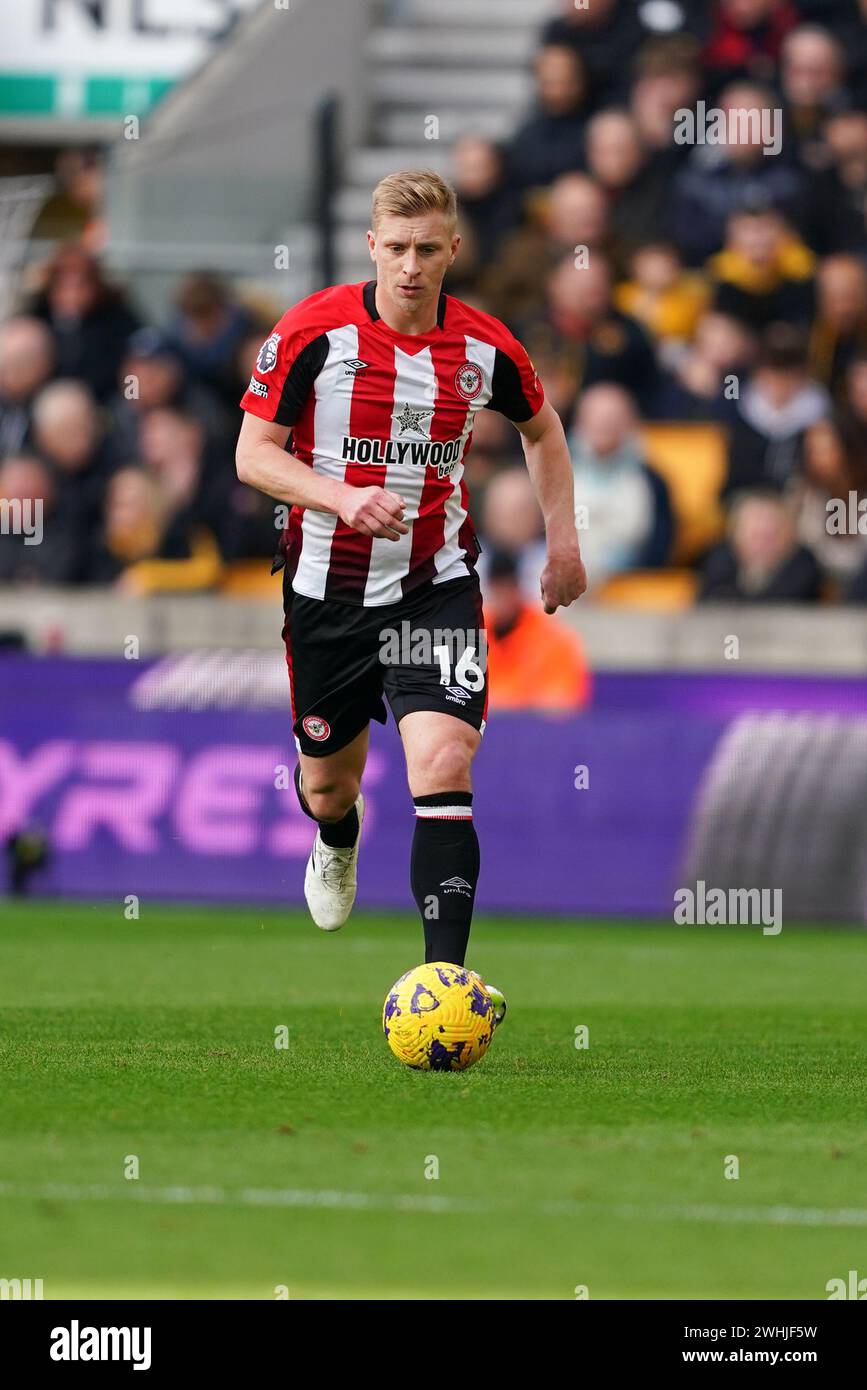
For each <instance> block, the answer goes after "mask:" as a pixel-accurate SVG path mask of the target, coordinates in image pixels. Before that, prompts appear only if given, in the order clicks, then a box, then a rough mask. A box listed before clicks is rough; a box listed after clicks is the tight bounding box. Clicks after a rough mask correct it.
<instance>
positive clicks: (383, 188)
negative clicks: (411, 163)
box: [373, 169, 458, 228]
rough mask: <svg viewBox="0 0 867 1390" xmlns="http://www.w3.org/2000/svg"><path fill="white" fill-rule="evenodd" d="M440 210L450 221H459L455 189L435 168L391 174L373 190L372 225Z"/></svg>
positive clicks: (453, 222) (452, 222)
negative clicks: (383, 219)
mask: <svg viewBox="0 0 867 1390" xmlns="http://www.w3.org/2000/svg"><path fill="white" fill-rule="evenodd" d="M430 212H441V213H443V215H444V216H445V219H446V221H447V222H450V223H451V224H452V225H454V224H455V223H456V222H457V220H458V200H457V195H456V194H455V190H454V189H453V188H452V186H451V184H450V183H448V182H447V180H446V179H444V178H443V177H442V176H441V175H440V174H438V173H436V171H435V170H433V169H408V170H403V171H402V172H400V173H398V174H389V175H388V176H387V177H386V178H384V179H382V181H381V182H380V183H378V184H377V186H376V188H375V189H374V190H373V226H374V228H376V226H377V225H378V223H379V221H380V219H381V218H383V217H418V216H419V215H420V214H424V213H430Z"/></svg>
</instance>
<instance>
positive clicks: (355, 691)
mask: <svg viewBox="0 0 867 1390" xmlns="http://www.w3.org/2000/svg"><path fill="white" fill-rule="evenodd" d="M283 609H284V614H285V622H284V626H283V641H284V643H285V645H286V664H287V666H288V668H289V682H290V687H291V697H292V718H293V721H294V722H293V726H292V727H293V730H294V733H295V741H296V743H297V745H298V748H299V751H300V752H302V753H306V754H308V755H309V756H311V757H314V758H317V757H319V758H324V757H327V756H328V754H329V753H336V752H338V751H339V749H341V748H345V747H346V745H347V744H348V743H351V742H352V740H353V739H354V738H356V737H357V735H358V734H360V733H361V731H362V729H365V728H366V727H367V725H368V723H369V722H370V720H371V719H375V720H377V721H378V722H379V723H380V724H384V723H385V722H386V719H387V714H386V709H385V701H388V705H389V707H390V709H391V712H392V715H393V716H394V720H395V723H396V724H400V721H401V719H402V718H403V717H404V715H405V714H409V713H411V712H412V711H414V710H437V711H439V712H441V713H442V714H451V715H454V716H455V718H456V719H462V720H463V721H464V722H465V723H467V724H471V725H472V726H473V728H474V729H478V730H479V731H480V732H483V731H484V727H485V717H486V714H487V704H488V669H487V668H488V663H487V646H486V643H485V635H484V624H483V619H482V601H481V593H480V591H479V581H478V579H477V577H476V575H475V574H473V575H470V576H468V577H466V578H463V579H451V580H448V581H447V582H446V583H444V584H425V585H424V586H422V587H420V588H419V589H418V590H416V591H415V593H412V594H410V595H408V597H406V598H404V599H401V600H400V601H399V602H398V603H393V604H387V605H385V606H382V607H378V608H372V607H371V608H363V607H361V606H360V605H359V604H354V603H335V602H333V601H332V600H331V599H315V598H306V597H305V596H304V595H303V594H296V593H295V592H294V591H293V589H292V587H291V581H290V578H289V575H288V574H286V573H284V579H283Z"/></svg>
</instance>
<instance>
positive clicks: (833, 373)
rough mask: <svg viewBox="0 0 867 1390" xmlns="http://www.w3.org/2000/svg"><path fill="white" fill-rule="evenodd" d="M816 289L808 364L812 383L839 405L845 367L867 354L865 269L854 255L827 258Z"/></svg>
mask: <svg viewBox="0 0 867 1390" xmlns="http://www.w3.org/2000/svg"><path fill="white" fill-rule="evenodd" d="M818 290H819V295H818V310H817V313H816V317H815V320H814V322H813V330H812V334H811V338H810V362H811V366H812V369H813V374H814V376H815V377H816V380H817V381H821V382H822V383H823V385H825V386H827V388H828V390H829V391H830V392H831V393H832V395H834V396H835V397H836V398H837V399H838V400H840V401H841V402H843V401H844V400H845V389H846V381H845V377H846V371H847V368H848V366H849V364H850V362H851V361H852V360H853V359H854V358H855V357H856V356H857V355H858V354H859V353H862V352H867V266H865V265H864V263H863V261H860V260H859V259H858V258H857V257H855V256H829V257H828V259H827V260H824V261H822V263H821V265H820V266H819V277H818Z"/></svg>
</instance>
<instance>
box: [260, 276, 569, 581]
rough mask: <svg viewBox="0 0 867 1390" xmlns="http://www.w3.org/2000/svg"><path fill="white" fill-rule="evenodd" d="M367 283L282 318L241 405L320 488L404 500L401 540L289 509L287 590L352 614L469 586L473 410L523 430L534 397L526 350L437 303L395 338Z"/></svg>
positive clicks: (488, 321) (454, 304)
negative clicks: (426, 318) (278, 434)
mask: <svg viewBox="0 0 867 1390" xmlns="http://www.w3.org/2000/svg"><path fill="white" fill-rule="evenodd" d="M375 296H376V284H375V282H373V281H371V282H369V283H367V284H357V285H339V286H335V287H334V288H331V289H327V290H322V291H320V292H319V293H317V294H314V295H311V296H310V297H309V298H308V299H305V300H303V301H302V302H301V303H300V304H297V305H295V306H294V308H292V309H290V310H289V311H288V312H287V313H286V314H284V315H283V317H282V318H281V319H280V322H279V323H278V324H277V325H276V327H275V328H274V331H273V333H271V334H270V335H269V337H268V338H267V339H266V340H265V342H264V343H263V345H262V348H261V350H260V352H259V356H258V359H257V362H256V367H255V370H254V372H253V376H252V378H251V380H250V384H249V386H248V388H247V390H246V392H245V394H244V397H243V399H242V401H241V406H242V408H243V409H244V410H245V411H249V412H250V413H251V414H253V415H258V416H259V417H260V418H262V419H263V420H273V421H275V422H276V423H277V424H279V425H286V426H288V427H290V429H291V437H290V440H289V441H288V447H289V448H290V449H291V451H292V453H293V454H294V455H295V457H297V458H299V459H301V460H302V461H303V462H304V463H307V464H308V465H309V466H310V467H311V468H312V469H314V471H315V472H317V473H319V474H321V475H322V476H323V477H328V478H334V479H337V480H338V481H340V482H345V483H347V484H348V485H349V486H351V487H372V486H376V487H383V488H388V489H389V490H390V491H393V492H396V493H399V494H400V495H401V497H403V499H404V501H405V504H406V506H405V512H404V520H405V522H406V523H407V525H408V526H409V533H408V534H407V535H405V536H402V537H401V538H400V540H399V541H393V540H387V539H379V538H376V537H371V536H364V535H362V534H361V533H360V532H359V531H355V530H353V529H352V528H351V527H349V526H347V525H346V524H345V523H344V522H343V521H341V520H340V518H339V517H337V516H334V515H332V514H330V513H327V512H317V511H313V510H312V509H309V508H308V509H303V508H300V507H293V508H292V511H291V513H290V516H289V520H288V524H287V526H286V529H285V531H284V533H283V536H282V540H281V550H282V552H283V554H284V555H285V558H286V563H287V565H288V567H289V572H290V575H291V579H292V586H293V589H294V590H295V592H296V593H299V594H305V595H307V596H308V597H310V598H318V599H330V600H334V601H336V602H344V603H355V604H362V605H365V606H383V605H386V604H392V603H398V602H399V601H400V600H401V598H403V597H404V596H405V595H406V594H408V593H410V592H412V591H413V590H415V589H417V588H419V587H420V586H421V585H423V584H443V583H445V582H446V581H448V580H451V579H456V578H459V577H462V576H466V575H469V574H470V573H471V571H472V569H473V567H474V564H475V560H476V558H477V556H478V550H479V547H478V542H477V540H476V535H475V530H474V527H473V524H472V521H471V519H470V516H469V513H468V507H467V489H466V484H465V482H464V461H465V458H466V454H467V450H468V449H469V446H470V441H471V439H472V434H473V425H474V422H475V418H476V412H477V411H479V410H482V409H488V410H496V411H499V412H501V413H502V414H503V415H505V416H507V418H508V419H510V420H513V421H515V422H523V421H527V420H530V419H531V418H532V417H533V416H534V415H536V414H537V413H538V411H539V410H540V409H541V407H542V405H543V403H544V394H543V391H542V387H541V385H540V383H539V379H538V377H537V375H536V372H535V369H534V367H533V364H532V363H531V361H530V359H529V357H528V356H527V353H526V351H525V350H524V348H523V347H522V346H521V344H520V343H519V342H518V341H517V339H515V338H514V337H513V336H512V334H511V333H510V332H509V330H508V329H507V328H506V327H505V325H504V324H502V323H500V322H499V320H498V319H495V318H492V317H491V316H490V315H489V314H485V313H482V312H481V311H480V310H478V309H473V308H471V307H470V306H469V305H466V304H462V303H461V301H460V300H458V299H455V298H454V297H453V296H451V295H447V294H442V295H441V296H440V302H439V310H438V315H437V323H436V326H435V327H434V328H433V330H432V331H431V332H430V333H427V334H422V335H418V336H415V335H408V334H404V333H398V332H395V331H394V330H393V329H391V328H389V327H388V325H387V324H386V323H384V322H383V320H382V319H381V318H380V316H379V314H378V312H377V309H376V302H375Z"/></svg>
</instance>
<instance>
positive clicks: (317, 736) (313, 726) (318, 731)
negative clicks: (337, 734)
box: [301, 714, 331, 743]
mask: <svg viewBox="0 0 867 1390" xmlns="http://www.w3.org/2000/svg"><path fill="white" fill-rule="evenodd" d="M301 727H302V729H303V730H304V732H305V734H306V735H307V737H308V738H312V739H313V740H314V742H316V743H324V742H325V740H326V739H327V738H330V737H331V725H330V724H329V723H328V720H327V719H320V718H319V715H318V714H306V715H305V716H304V718H303V719H302V720H301Z"/></svg>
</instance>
